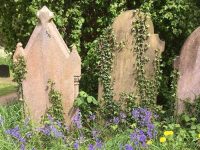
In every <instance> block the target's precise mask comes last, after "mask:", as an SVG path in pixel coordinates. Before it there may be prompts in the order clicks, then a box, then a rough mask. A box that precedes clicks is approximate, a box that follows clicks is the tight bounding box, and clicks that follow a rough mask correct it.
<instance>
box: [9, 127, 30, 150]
mask: <svg viewBox="0 0 200 150" xmlns="http://www.w3.org/2000/svg"><path fill="white" fill-rule="evenodd" d="M5 132H6V134H9V135H11V136H12V137H14V138H16V139H17V140H19V142H20V143H21V146H20V149H21V150H25V143H26V140H25V138H22V136H21V134H20V131H19V126H16V127H15V128H12V129H9V130H6V131H5Z"/></svg>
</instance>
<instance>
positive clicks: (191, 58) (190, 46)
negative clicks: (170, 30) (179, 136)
mask: <svg viewBox="0 0 200 150" xmlns="http://www.w3.org/2000/svg"><path fill="white" fill-rule="evenodd" d="M174 66H175V68H177V69H178V71H179V73H180V75H179V79H178V85H177V98H178V100H177V105H176V107H177V108H176V110H177V113H178V114H181V113H183V112H184V101H187V102H191V103H193V102H194V100H195V98H197V97H198V96H199V95H200V86H199V85H200V27H198V28H197V29H196V30H195V31H194V32H193V33H192V34H191V35H190V36H189V37H188V38H187V40H186V41H185V43H184V45H183V47H182V49H181V54H180V57H177V59H176V60H175V63H174Z"/></svg>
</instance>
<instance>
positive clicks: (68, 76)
mask: <svg viewBox="0 0 200 150" xmlns="http://www.w3.org/2000/svg"><path fill="white" fill-rule="evenodd" d="M37 17H38V19H39V23H38V24H37V26H36V27H35V29H34V31H33V33H32V35H31V37H30V39H29V41H28V43H27V45H26V47H25V49H24V50H23V48H22V44H17V49H16V52H15V55H14V60H15V59H16V58H17V56H18V55H23V56H24V57H25V60H26V65H27V72H28V73H27V74H26V79H25V80H24V82H23V94H24V99H25V103H26V105H27V109H26V110H27V112H28V113H30V115H31V117H32V119H33V120H35V121H36V122H38V123H39V122H40V120H41V117H42V116H43V115H44V114H45V112H46V110H47V109H48V107H49V106H50V103H49V98H48V89H47V82H48V80H51V81H53V82H55V89H56V90H57V91H59V92H61V94H62V105H63V110H64V112H63V113H64V118H65V121H66V124H67V125H70V124H71V118H72V116H73V113H74V111H75V110H74V108H73V103H74V99H75V98H76V96H77V95H78V92H79V79H80V76H81V58H80V56H79V54H78V52H77V50H76V47H75V46H74V47H73V48H72V49H73V50H72V52H70V50H69V48H68V47H67V45H66V44H65V42H64V40H63V39H62V37H61V35H60V33H59V31H58V30H57V28H56V26H55V24H54V23H53V21H52V19H53V13H52V12H51V11H50V10H49V9H48V8H47V7H46V6H44V7H43V8H42V9H41V10H39V11H38V13H37Z"/></svg>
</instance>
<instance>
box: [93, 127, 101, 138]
mask: <svg viewBox="0 0 200 150" xmlns="http://www.w3.org/2000/svg"><path fill="white" fill-rule="evenodd" d="M98 135H99V131H97V130H94V129H93V130H92V137H93V138H94V139H96V138H97V137H98Z"/></svg>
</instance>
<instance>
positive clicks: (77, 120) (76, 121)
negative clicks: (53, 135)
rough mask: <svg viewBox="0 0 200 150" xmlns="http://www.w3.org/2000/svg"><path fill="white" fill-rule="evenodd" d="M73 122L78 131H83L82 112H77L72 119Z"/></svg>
mask: <svg viewBox="0 0 200 150" xmlns="http://www.w3.org/2000/svg"><path fill="white" fill-rule="evenodd" d="M72 122H73V124H74V125H75V126H76V127H77V128H78V129H81V128H82V122H81V112H80V110H77V112H76V114H75V115H74V117H73V118H72Z"/></svg>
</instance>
